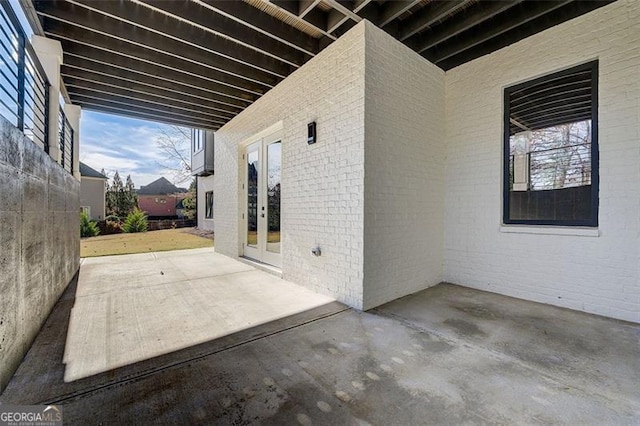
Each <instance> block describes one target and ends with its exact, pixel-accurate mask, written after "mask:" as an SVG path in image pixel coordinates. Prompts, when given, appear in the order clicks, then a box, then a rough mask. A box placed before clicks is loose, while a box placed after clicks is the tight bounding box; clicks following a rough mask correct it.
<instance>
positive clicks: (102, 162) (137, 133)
mask: <svg viewBox="0 0 640 426" xmlns="http://www.w3.org/2000/svg"><path fill="white" fill-rule="evenodd" d="M164 126H166V125H164V124H160V123H156V122H151V121H144V120H138V119H135V118H127V117H121V116H118V115H112V114H103V113H99V112H95V111H90V110H82V118H81V120H80V161H82V162H83V163H85V164H87V165H88V166H89V167H92V168H94V169H96V170H98V171H100V169H104V170H105V171H106V172H107V175H108V176H109V177H113V174H114V173H115V171H116V170H117V171H118V172H119V174H120V177H121V178H122V180H123V181H124V180H125V179H126V177H127V175H131V179H133V183H134V184H135V186H136V188H139V187H140V186H141V185H147V184H149V183H151V182H153V181H154V180H156V179H158V178H159V177H161V176H165V177H166V178H167V179H168V180H170V181H172V180H173V178H172V175H171V172H170V171H168V170H166V169H165V168H163V167H162V166H161V165H160V162H165V161H166V160H167V159H166V157H165V156H162V155H161V154H160V151H159V149H158V147H157V146H156V140H157V138H158V136H159V135H160V130H161V128H162V127H164Z"/></svg>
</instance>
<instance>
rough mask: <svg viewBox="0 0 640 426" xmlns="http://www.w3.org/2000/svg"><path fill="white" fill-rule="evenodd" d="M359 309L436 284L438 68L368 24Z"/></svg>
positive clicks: (440, 149)
mask: <svg viewBox="0 0 640 426" xmlns="http://www.w3.org/2000/svg"><path fill="white" fill-rule="evenodd" d="M365 72H366V83H365V88H366V91H365V99H366V102H365V222H364V226H365V233H364V253H365V256H364V307H365V309H369V308H372V307H374V306H377V305H380V304H382V303H384V302H387V301H390V300H393V299H396V298H398V297H401V296H404V295H407V294H410V293H414V292H416V291H418V290H421V289H423V288H426V287H429V286H432V285H435V284H438V283H439V282H441V281H442V263H443V256H442V253H443V244H444V243H443V217H444V160H445V138H444V131H445V129H444V122H445V118H444V72H443V71H442V70H441V69H440V68H438V67H436V66H435V65H433V64H430V63H429V62H427V61H426V60H425V59H424V58H422V57H421V56H420V55H418V54H417V53H415V52H414V51H412V50H411V49H409V48H408V47H406V46H405V45H403V44H402V43H400V42H398V41H397V40H395V39H393V38H392V37H390V36H389V35H388V34H386V33H385V32H384V31H382V30H380V29H378V28H377V27H375V26H374V25H372V24H369V23H367V27H366V61H365Z"/></svg>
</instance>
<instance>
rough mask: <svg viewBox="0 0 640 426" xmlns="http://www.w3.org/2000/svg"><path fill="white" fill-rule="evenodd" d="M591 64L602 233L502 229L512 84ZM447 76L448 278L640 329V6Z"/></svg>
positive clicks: (629, 4) (610, 9)
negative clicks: (506, 104)
mask: <svg viewBox="0 0 640 426" xmlns="http://www.w3.org/2000/svg"><path fill="white" fill-rule="evenodd" d="M593 59H599V66H600V75H599V79H600V81H599V98H600V103H599V130H600V138H599V145H600V216H599V219H600V226H599V236H597V237H588V236H579V235H532V234H524V233H505V232H500V222H501V205H502V193H501V176H502V164H501V158H502V157H501V150H502V111H503V106H502V99H503V88H504V87H507V86H510V85H512V84H515V83H518V82H522V81H526V80H528V79H531V78H534V77H537V76H540V75H544V74H547V73H550V72H553V71H556V70H560V69H563V68H567V67H570V66H572V65H576V64H579V63H583V62H587V61H590V60H593ZM445 80H446V138H447V151H446V154H447V162H446V172H445V176H446V179H445V181H446V186H445V188H446V191H445V192H446V196H445V212H446V216H445V221H444V222H445V244H444V262H445V265H444V278H445V280H447V281H450V282H454V283H458V284H462V285H465V286H469V287H474V288H478V289H481V290H488V291H493V292H497V293H502V294H506V295H510V296H515V297H519V298H523V299H530V300H535V301H538V302H543V303H549V304H553V305H558V306H564V307H568V308H571V309H577V310H581V311H586V312H591V313H596V314H601V315H606V316H610V317H614V318H620V319H625V320H631V321H636V322H640V283H639V278H640V239H639V232H640V213H639V212H640V190H639V189H638V185H639V184H640V2H638V1H635V0H620V1H618V2H615V3H612V4H610V5H608V6H605V7H603V8H601V9H598V10H596V11H594V12H591V13H589V14H586V15H584V16H581V17H579V18H576V19H573V20H571V21H568V22H566V23H564V24H561V25H559V26H556V27H553V28H551V29H549V30H547V31H544V32H542V33H539V34H537V35H534V36H532V37H529V38H527V39H525V40H522V41H520V42H518V43H516V44H514V45H512V46H509V47H506V48H504V49H501V50H499V51H497V52H495V53H493V54H490V55H487V56H484V57H482V58H479V59H477V60H475V61H472V62H470V63H467V64H465V65H462V66H460V67H457V68H455V69H453V70H451V71H449V72H447V74H446V78H445ZM549 233H550V234H553V231H549Z"/></svg>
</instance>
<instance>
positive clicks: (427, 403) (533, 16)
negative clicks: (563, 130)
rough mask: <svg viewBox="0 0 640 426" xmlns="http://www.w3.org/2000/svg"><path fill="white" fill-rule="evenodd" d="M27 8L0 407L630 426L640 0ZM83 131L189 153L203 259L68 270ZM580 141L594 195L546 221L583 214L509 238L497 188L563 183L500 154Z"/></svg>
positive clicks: (532, 222)
mask: <svg viewBox="0 0 640 426" xmlns="http://www.w3.org/2000/svg"><path fill="white" fill-rule="evenodd" d="M19 3H20V4H21V5H22V7H23V9H24V13H25V15H26V19H27V20H28V21H29V24H30V26H31V27H32V28H33V32H34V35H33V38H32V44H33V48H31V45H30V44H29V41H28V39H27V36H26V35H25V34H24V33H23V32H22V31H20V30H19V28H18V27H19V26H20V24H19V23H18V18H16V17H15V16H14V15H13V12H11V7H12V6H10V5H9V3H7V4H3V6H2V8H0V12H2V13H4V14H3V15H2V18H3V19H4V21H3V22H5V27H6V28H9V29H10V31H9V33H8V34H10V36H8V37H6V36H5V39H4V43H3V44H2V47H3V48H4V51H5V52H6V54H5V57H6V58H5V59H6V62H11V64H12V67H14V68H15V70H16V72H15V73H12V74H11V76H9V78H6V77H5V79H7V82H6V83H7V84H5V85H4V86H3V88H10V89H11V90H9V91H10V92H11V93H10V94H9V95H10V96H9V97H10V98H11V100H12V103H11V105H10V108H9V109H10V111H9V112H10V113H12V114H13V115H12V116H11V117H9V118H7V117H4V118H2V119H1V120H0V127H1V128H2V130H3V135H4V136H3V140H2V141H1V142H2V144H1V145H0V189H2V191H3V192H2V195H8V200H9V202H7V203H3V206H4V207H0V220H1V221H2V224H3V229H2V234H1V235H0V237H1V238H0V242H3V247H6V248H7V250H5V252H4V253H3V258H2V259H0V272H2V274H0V276H2V279H3V281H2V282H0V284H1V286H2V287H1V288H2V304H1V306H0V307H1V308H2V310H1V311H0V314H2V315H1V318H0V337H2V339H4V338H5V336H6V338H7V340H8V343H3V344H2V346H0V361H1V362H0V365H1V366H2V369H0V389H4V390H3V392H2V395H1V396H0V403H1V404H21V405H24V404H60V405H62V406H63V409H64V413H65V418H64V419H65V422H66V423H69V424H87V423H90V424H95V423H98V424H109V423H118V424H127V423H162V424H191V423H193V424H211V423H215V424H251V423H266V424H291V423H294V422H297V423H299V424H313V423H315V424H444V423H455V424H457V423H473V424H475V423H499V424H519V423H528V424H530V423H536V422H537V423H543V424H576V423H578V424H614V423H615V424H634V423H638V422H639V421H640V394H639V393H638V386H637V384H638V383H639V382H640V348H639V346H638V341H639V340H638V339H639V336H640V326H639V325H638V323H639V322H640V268H639V265H640V244H639V241H640V240H639V238H640V237H639V236H640V232H639V230H640V218H639V217H638V215H637V211H638V207H639V206H640V198H639V196H638V192H637V184H638V182H639V180H640V169H639V168H638V164H639V162H640V151H639V150H638V146H637V143H638V140H639V137H640V133H639V129H640V122H639V120H640V114H639V112H640V111H639V107H640V104H639V103H638V100H639V99H640V86H638V81H640V79H639V77H640V75H639V70H640V57H639V56H638V54H637V46H638V43H640V32H639V31H638V28H639V26H638V23H639V22H640V4H639V3H637V2H635V1H633V0H618V1H608V0H605V1H579V0H557V1H527V2H524V1H519V0H513V1H495V2H493V1H491V2H490V1H477V0H453V1H438V0H431V1H430V0H406V1H382V0H380V1H378V0H376V1H374V0H356V1H342V0H311V1H307V0H300V1H280V0H272V1H266V0H245V1H217V0H194V1H190V2H182V1H156V0H129V1H117V2H116V1H89V0H56V1H43V0H20V2H19ZM3 11H4V12H3ZM3 28H4V27H3ZM14 40H15V41H16V42H15V43H14ZM14 50H16V52H14ZM25 64H26V65H25ZM25 69H26V70H29V71H28V72H26V73H25ZM25 74H26V77H25ZM14 75H15V78H13V77H12V76H14ZM34 77H37V78H34ZM14 80H15V81H14ZM25 80H26V82H25ZM31 80H33V82H31ZM14 86H15V87H14ZM25 87H26V89H25ZM14 89H15V90H14ZM12 90H13V91H12ZM30 90H33V91H37V93H36V94H37V95H38V96H40V97H41V98H42V99H40V98H37V99H32V100H33V102H32V103H33V105H31V104H30V103H29V102H30V101H29V97H30V96H31V95H30V93H31V92H30ZM14 92H15V94H14ZM34 93H35V92H34ZM540 93H543V95H540ZM25 94H26V95H27V96H25ZM512 94H513V96H511V95H512ZM32 97H33V98H35V97H36V96H32ZM14 98H15V99H14ZM40 104H42V105H40ZM25 107H26V108H25ZM81 108H84V109H90V110H95V111H100V112H105V113H110V114H120V115H125V116H129V117H136V118H140V119H145V120H154V121H160V122H164V123H170V124H175V125H179V126H185V127H191V128H194V129H197V130H196V131H194V133H193V135H194V137H195V135H197V134H199V135H200V136H199V137H200V139H197V138H194V142H196V141H198V142H202V146H198V148H197V150H199V151H198V152H199V153H200V154H202V155H203V156H204V153H205V152H206V153H207V156H206V161H205V160H204V159H203V165H206V167H205V171H204V174H202V175H198V177H199V178H201V180H202V181H203V182H204V181H205V179H207V181H206V182H207V185H206V190H201V189H202V188H200V187H198V188H199V189H198V191H199V193H200V194H199V199H200V200H201V201H203V200H205V199H206V200H207V210H208V213H207V216H210V219H211V220H212V221H213V220H215V233H216V250H215V251H212V250H200V251H190V252H180V253H169V252H168V253H149V254H145V255H134V256H121V257H117V258H102V259H96V260H90V261H89V260H85V261H83V262H82V263H81V262H80V257H79V253H78V250H77V249H78V244H77V242H78V236H77V228H78V226H77V225H78V207H79V204H78V199H77V198H78V193H79V188H78V182H77V177H78V173H77V172H78V170H77V165H78V160H79V152H80V146H79V140H80V136H79V135H80V129H79V120H80V113H81ZM14 110H15V111H14ZM25 111H26V112H25ZM518 114H521V115H518ZM14 116H15V117H14ZM25 117H26V119H25ZM577 119H581V120H583V121H584V122H587V121H588V124H589V125H588V128H589V131H588V136H585V137H584V139H585V142H584V143H582V144H580V146H582V148H580V149H577V151H576V153H573V151H572V153H571V155H574V154H575V155H576V156H578V154H580V155H583V156H584V158H583V159H582V157H580V158H581V160H580V163H579V164H578V165H579V166H580V167H581V169H580V170H581V177H582V180H581V181H580V182H581V183H582V184H581V185H577V187H587V186H588V191H587V189H585V188H583V189H585V190H584V191H579V192H580V193H582V192H585V193H587V192H588V194H589V195H588V199H587V198H586V195H584V194H583V195H584V197H585V200H583V201H584V203H578V204H576V203H574V202H573V201H574V199H573V198H568V199H564V198H562V199H561V198H560V197H558V200H559V201H560V202H562V203H564V202H567V203H569V204H570V205H569V207H570V208H567V209H566V210H570V211H571V212H572V214H574V213H575V212H574V211H575V210H576V209H575V208H574V207H575V206H583V205H588V206H589V207H591V208H590V209H584V210H588V211H586V213H584V214H585V215H586V218H578V219H575V220H574V219H573V218H570V219H566V218H565V219H562V218H560V219H557V218H556V217H553V218H548V217H546V216H544V215H542V216H536V215H535V214H533V216H535V217H533V218H527V217H525V218H522V217H517V216H518V214H519V212H518V211H517V209H510V208H509V206H510V204H509V203H510V202H511V201H510V200H511V199H512V198H511V197H512V196H513V194H511V193H513V192H515V191H521V192H522V194H519V195H522V197H521V198H526V199H527V200H529V199H530V198H535V197H533V195H539V194H542V191H556V190H558V191H559V190H561V189H562V190H564V189H566V188H564V187H562V188H560V187H559V186H562V185H564V181H565V179H564V178H566V177H567V176H571V174H570V173H569V171H571V170H572V168H571V167H568V166H567V165H566V164H565V165H564V166H565V171H564V173H563V174H562V176H563V178H562V179H560V180H562V182H563V183H562V185H560V184H556V182H555V180H554V181H553V182H552V184H550V186H549V188H547V187H546V186H545V185H546V183H545V182H539V181H540V180H541V179H542V178H539V177H538V179H532V178H531V171H532V167H531V164H532V162H531V161H530V160H531V154H532V153H533V154H535V151H533V150H531V146H532V145H533V144H530V142H529V140H528V139H527V140H526V141H525V142H526V143H525V142H523V143H522V145H523V146H522V147H520V148H519V149H520V151H518V152H516V151H515V149H516V145H518V144H517V143H515V142H513V141H512V139H511V138H512V137H515V135H517V134H520V133H526V134H527V135H530V134H533V133H535V132H536V131H540V130H545V129H546V128H547V127H545V126H552V127H554V126H556V125H570V124H572V123H574V122H575V120H577ZM30 120H31V121H33V122H34V123H35V121H38V122H39V123H40V124H39V125H38V123H35V124H34V125H33V126H31V124H30ZM30 126H31V127H30ZM511 133H513V134H511ZM516 142H517V141H516ZM569 142H570V139H568V138H567V139H566V140H564V139H562V141H561V145H562V146H560V147H559V148H558V147H555V148H549V150H551V149H553V150H558V149H560V150H565V149H572V148H575V147H576V146H577V145H571V144H569ZM193 145H194V146H193V147H192V153H191V154H192V162H193V160H194V158H196V154H198V153H197V152H195V151H196V147H195V144H193ZM554 146H555V145H554ZM270 147H278V148H276V149H274V152H278V154H277V155H278V156H276V155H274V156H273V157H271V156H270V155H271V154H269V148H270ZM512 148H513V151H514V152H513V153H512V152H511V151H512ZM549 150H544V151H545V152H548V151H549ZM554 152H556V151H554ZM562 152H564V151H562ZM587 152H588V155H587ZM251 154H254V156H255V158H256V159H255V161H253V162H252V161H250V155H251ZM209 157H210V158H209ZM534 157H535V156H534ZM551 157H554V158H555V154H554V155H553V156H549V155H546V156H542V158H543V159H545V161H547V160H549V158H551ZM270 158H277V159H278V161H276V162H275V163H269V159H270ZM538 158H540V157H538ZM559 158H560V160H556V159H553V161H549V163H550V164H551V166H552V168H553V170H554V176H555V171H556V170H557V169H558V166H562V165H563V163H562V160H563V159H565V160H566V158H565V157H563V156H560V157H559ZM569 158H573V157H569ZM209 160H211V161H210V162H209ZM567 161H568V160H567ZM534 163H535V161H534ZM193 164H195V163H193ZM516 164H517V165H516ZM193 169H194V170H195V168H193ZM543 169H544V168H543ZM258 170H260V172H258ZM258 176H259V177H258ZM274 176H277V179H276V180H277V183H276V184H274V185H272V186H271V187H270V186H269V185H271V184H270V180H273V178H274ZM554 179H555V178H554ZM568 181H571V179H568ZM252 182H253V183H254V184H255V185H254V186H251V183H252ZM258 182H260V183H259V184H258ZM586 182H588V185H587V184H586ZM201 183H202V182H201ZM543 183H545V185H542V184H543ZM536 184H540V185H539V188H542V189H539V188H538V189H536ZM276 186H277V191H276V190H275V188H276ZM557 186H558V188H556V187H557ZM534 191H538V192H536V193H535V194H534ZM566 192H571V193H572V194H574V195H572V196H571V197H574V198H575V197H578V196H580V195H579V194H578V195H575V192H578V191H573V190H571V191H565V193H566ZM214 193H215V197H214ZM281 194H282V197H280V195H281ZM548 194H552V195H554V197H555V195H558V192H548ZM525 196H526V197H525ZM252 197H253V198H252ZM270 197H271V198H270ZM276 198H277V199H276ZM515 198H517V197H513V200H514V202H513V203H512V204H513V205H515V204H516V203H515V201H516V200H515ZM538 198H540V199H542V198H543V197H538ZM546 199H547V198H545V200H546ZM209 200H210V201H211V203H210V204H209ZM214 200H215V201H214ZM543 201H544V200H543ZM545 202H546V201H545ZM543 204H544V203H543V202H541V203H540V206H541V209H540V210H541V211H542V210H544V206H543ZM273 205H277V214H274V215H273V216H271V215H270V212H269V208H271V207H273ZM527 205H528V204H527ZM6 206H9V207H8V208H7V207H6ZM280 206H282V215H281V214H280ZM5 210H6V211H5ZM523 210H527V212H528V211H529V210H528V209H523ZM533 210H535V209H533ZM550 210H553V209H550ZM577 210H580V211H582V209H577ZM534 213H536V212H534ZM543 213H546V210H545V211H543ZM527 214H529V213H527ZM536 214H537V213H536ZM512 216H513V217H512ZM250 217H251V218H252V220H253V219H255V223H253V224H250V220H249V218H250ZM48 218H53V220H48ZM271 218H277V220H273V221H270V220H269V219H271ZM274 223H275V225H274ZM253 225H255V229H253V228H252V226H253ZM281 225H282V226H281ZM272 228H273V229H272ZM254 231H255V232H256V238H255V241H253V239H252V237H253V234H252V232H254ZM258 235H260V236H259V237H258ZM270 236H271V238H274V237H275V236H277V242H276V241H271V240H270V239H269V238H270ZM269 244H272V245H271V246H269ZM249 246H254V247H249ZM269 249H271V250H269ZM252 250H253V255H252V253H251V251H252ZM274 253H277V254H274ZM246 257H250V258H251V259H253V260H254V261H255V262H254V263H253V264H248V263H245V262H246V261H247V259H246ZM270 259H275V260H270ZM260 262H263V263H268V264H269V265H270V266H269V267H267V268H265V269H268V270H269V272H271V273H273V272H276V273H277V274H276V275H273V274H270V273H269V272H265V271H264V270H257V269H255V265H257V264H259V263H260ZM76 272H77V273H76ZM74 274H76V275H75V277H74ZM71 277H74V278H73V279H72V280H71V283H70V284H69V280H70V279H71ZM281 277H282V278H284V279H281ZM60 295H62V296H61V297H60ZM5 312H6V313H7V314H5ZM38 330H39V331H38ZM34 339H35V340H34ZM16 368H17V370H16ZM14 372H15V374H14ZM5 385H6V388H4V386H5Z"/></svg>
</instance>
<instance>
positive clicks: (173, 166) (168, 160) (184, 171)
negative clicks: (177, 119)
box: [156, 126, 191, 184]
mask: <svg viewBox="0 0 640 426" xmlns="http://www.w3.org/2000/svg"><path fill="white" fill-rule="evenodd" d="M156 145H157V146H158V150H159V151H160V153H161V154H162V156H163V157H164V158H165V160H164V161H161V162H160V161H159V162H158V164H159V165H160V166H161V167H163V168H164V169H166V170H167V171H169V172H170V173H171V175H172V176H173V181H174V183H175V184H179V183H182V182H186V181H187V180H188V179H189V178H190V177H191V131H190V129H188V128H186V127H179V126H163V127H161V128H160V135H159V136H158V137H157V139H156Z"/></svg>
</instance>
